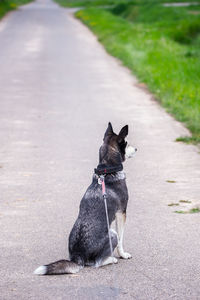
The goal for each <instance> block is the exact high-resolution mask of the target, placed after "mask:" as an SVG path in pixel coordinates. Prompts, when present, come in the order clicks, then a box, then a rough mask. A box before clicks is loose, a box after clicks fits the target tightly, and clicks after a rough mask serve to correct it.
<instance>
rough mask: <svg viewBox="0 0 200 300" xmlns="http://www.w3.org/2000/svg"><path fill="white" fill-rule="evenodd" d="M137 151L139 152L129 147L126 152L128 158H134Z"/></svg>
mask: <svg viewBox="0 0 200 300" xmlns="http://www.w3.org/2000/svg"><path fill="white" fill-rule="evenodd" d="M136 151H137V148H134V147H132V146H129V145H128V146H127V147H126V150H125V156H126V158H131V157H133V156H134V154H135V152H136Z"/></svg>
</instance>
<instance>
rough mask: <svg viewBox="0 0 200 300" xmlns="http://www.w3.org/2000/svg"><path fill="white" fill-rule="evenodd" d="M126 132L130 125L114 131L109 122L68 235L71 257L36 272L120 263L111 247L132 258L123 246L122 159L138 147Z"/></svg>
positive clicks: (124, 200)
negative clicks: (103, 191) (113, 225)
mask: <svg viewBox="0 0 200 300" xmlns="http://www.w3.org/2000/svg"><path fill="white" fill-rule="evenodd" d="M127 135H128V125H126V126H124V127H123V128H122V129H121V131H120V132H119V134H118V135H117V134H115V133H114V132H113V129H112V125H111V123H109V124H108V128H107V130H106V132H105V135H104V139H103V145H102V146H101V147H100V150H99V165H98V166H97V168H96V169H95V173H94V175H93V179H92V183H91V185H90V186H89V187H88V189H87V191H86V193H85V195H84V196H83V198H82V200H81V203H80V211H79V215H78V218H77V220H76V222H75V224H74V226H73V228H72V230H71V233H70V236H69V257H70V260H59V261H56V262H54V263H51V264H48V265H45V266H40V267H39V268H37V269H36V270H35V272H34V273H35V274H38V275H52V274H65V273H68V274H72V273H77V272H78V271H79V270H80V269H81V268H83V267H84V266H88V265H89V266H96V267H99V266H105V265H107V264H111V263H117V258H115V257H114V256H113V255H112V253H111V249H113V251H114V249H115V248H116V247H117V250H118V254H119V256H120V257H121V258H125V259H128V258H131V254H129V253H127V252H124V249H123V233H124V225H125V220H126V208H127V202H128V190H127V186H126V177H125V173H124V172H123V171H122V170H123V166H122V163H123V162H124V161H125V158H126V157H132V156H133V154H134V153H135V151H136V150H137V149H135V148H133V147H131V146H127V142H126V141H125V138H126V136H127ZM102 175H103V176H104V177H103V178H104V181H105V186H106V198H107V210H108V219H109V232H108V223H107V220H106V213H105V205H104V199H103V197H102V186H101V181H100V180H99V179H100V176H102ZM101 178H102V177H101ZM113 221H116V230H117V232H116V231H114V230H113V229H111V224H112V222H113ZM109 235H110V238H111V243H112V248H111V247H110V242H109Z"/></svg>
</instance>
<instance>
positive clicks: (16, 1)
mask: <svg viewBox="0 0 200 300" xmlns="http://www.w3.org/2000/svg"><path fill="white" fill-rule="evenodd" d="M31 1H32V0H0V19H1V18H2V17H3V16H4V15H5V14H6V13H7V12H8V11H10V10H13V9H16V8H17V7H18V6H20V5H23V4H26V3H28V2H31Z"/></svg>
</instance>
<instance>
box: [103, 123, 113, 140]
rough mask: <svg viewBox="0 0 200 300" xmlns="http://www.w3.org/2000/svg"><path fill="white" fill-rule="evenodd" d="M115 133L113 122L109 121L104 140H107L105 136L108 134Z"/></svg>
mask: <svg viewBox="0 0 200 300" xmlns="http://www.w3.org/2000/svg"><path fill="white" fill-rule="evenodd" d="M112 134H113V128H112V124H111V123H110V122H109V123H108V128H107V129H106V132H105V134H104V138H103V140H105V138H106V137H107V136H108V135H112Z"/></svg>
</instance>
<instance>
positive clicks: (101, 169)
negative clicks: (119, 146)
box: [94, 164, 123, 176]
mask: <svg viewBox="0 0 200 300" xmlns="http://www.w3.org/2000/svg"><path fill="white" fill-rule="evenodd" d="M122 170H123V165H122V164H119V165H117V166H110V167H109V166H106V165H103V164H102V165H98V166H97V168H96V169H94V173H95V174H96V175H98V176H99V175H107V174H113V173H117V172H119V171H122Z"/></svg>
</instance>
